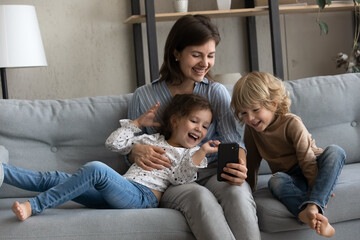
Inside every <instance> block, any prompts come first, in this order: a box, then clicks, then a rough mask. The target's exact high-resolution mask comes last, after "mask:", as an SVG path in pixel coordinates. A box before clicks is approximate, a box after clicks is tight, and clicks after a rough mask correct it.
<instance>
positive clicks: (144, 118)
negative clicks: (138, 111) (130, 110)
mask: <svg viewBox="0 0 360 240" xmlns="http://www.w3.org/2000/svg"><path fill="white" fill-rule="evenodd" d="M159 106H160V103H159V102H157V103H156V104H155V105H154V106H152V107H151V108H149V110H147V112H146V113H144V114H143V115H141V116H140V117H139V118H137V119H135V120H134V121H132V123H133V124H135V125H136V126H137V127H139V128H141V127H160V123H158V122H154V119H155V116H156V113H157V111H158V109H159Z"/></svg>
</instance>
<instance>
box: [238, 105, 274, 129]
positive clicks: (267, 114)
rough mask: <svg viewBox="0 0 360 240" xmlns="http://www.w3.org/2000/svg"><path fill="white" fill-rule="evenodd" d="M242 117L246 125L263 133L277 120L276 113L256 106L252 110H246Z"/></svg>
mask: <svg viewBox="0 0 360 240" xmlns="http://www.w3.org/2000/svg"><path fill="white" fill-rule="evenodd" d="M241 117H242V119H243V121H244V123H245V124H246V125H248V126H250V127H252V128H254V129H255V131H257V132H263V131H265V129H266V128H267V127H268V126H269V125H270V124H271V123H272V122H273V121H274V120H275V112H273V111H270V110H269V109H267V108H264V107H262V106H260V105H255V106H254V107H252V108H251V109H244V110H243V111H242V112H241Z"/></svg>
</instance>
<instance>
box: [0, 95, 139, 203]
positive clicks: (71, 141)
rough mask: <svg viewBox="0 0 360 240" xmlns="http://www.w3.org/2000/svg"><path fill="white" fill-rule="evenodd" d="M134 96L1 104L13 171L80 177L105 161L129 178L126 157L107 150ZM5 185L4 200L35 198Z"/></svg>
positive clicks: (2, 138) (1, 128) (0, 121)
mask: <svg viewBox="0 0 360 240" xmlns="http://www.w3.org/2000/svg"><path fill="white" fill-rule="evenodd" d="M131 96H132V94H126V95H121V96H106V97H91V98H78V99H69V100H35V101H28V100H15V99H10V100H0V145H3V146H4V147H5V148H6V149H7V150H8V151H9V162H10V164H12V165H15V166H19V167H23V168H27V169H32V170H39V171H49V170H50V171H51V170H59V171H65V172H70V173H72V172H74V171H76V170H77V169H78V168H79V167H80V166H82V165H83V164H85V163H86V162H89V161H94V160H100V161H103V162H105V163H106V164H108V165H110V166H111V167H113V168H114V169H116V170H118V171H119V172H120V173H123V172H124V170H125V169H126V164H125V162H124V160H123V157H122V156H120V155H119V154H117V153H113V152H111V151H109V150H107V149H106V148H105V145H104V143H105V140H106V138H107V137H108V136H109V135H110V133H111V132H113V131H114V130H115V129H116V128H118V127H119V119H122V118H126V117H127V106H128V102H129V100H130V99H131ZM33 194H34V193H30V192H25V191H20V190H18V189H16V188H13V187H10V186H7V185H4V186H2V187H1V189H0V197H14V196H15V197H16V196H32V195H33Z"/></svg>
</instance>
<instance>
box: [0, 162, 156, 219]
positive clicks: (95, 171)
mask: <svg viewBox="0 0 360 240" xmlns="http://www.w3.org/2000/svg"><path fill="white" fill-rule="evenodd" d="M3 167H4V183H7V184H10V185H12V186H15V187H18V188H21V189H25V190H29V191H36V192H41V193H40V194H39V195H38V196H36V197H34V198H31V199H29V202H30V204H31V208H32V214H38V213H41V212H42V211H44V210H45V209H47V208H51V207H55V206H58V205H60V204H62V203H65V202H67V201H70V200H73V201H75V202H77V203H80V204H82V205H85V206H87V207H91V208H118V209H129V208H152V207H157V206H158V200H157V198H156V197H155V195H154V194H153V193H152V191H151V190H150V189H149V188H148V187H145V186H143V185H141V184H139V183H136V182H132V181H129V180H127V179H125V178H124V177H123V176H121V175H120V174H119V173H117V172H116V171H115V170H113V169H112V168H110V167H109V166H107V165H105V164H103V163H101V162H89V163H87V164H85V165H84V166H83V167H81V168H80V169H79V170H78V171H77V172H76V173H74V174H67V173H63V172H58V171H53V172H36V171H31V170H26V169H22V168H17V167H14V166H10V165H7V164H5V163H3Z"/></svg>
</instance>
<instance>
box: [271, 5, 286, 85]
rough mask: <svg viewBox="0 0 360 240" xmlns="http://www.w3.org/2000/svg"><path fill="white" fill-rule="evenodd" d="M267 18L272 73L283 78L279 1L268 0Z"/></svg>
mask: <svg viewBox="0 0 360 240" xmlns="http://www.w3.org/2000/svg"><path fill="white" fill-rule="evenodd" d="M268 3H269V18H270V32H271V50H272V59H273V70H274V75H275V76H276V77H278V78H280V79H282V80H283V79H284V66H283V59H282V47H281V31H280V17H279V1H278V0H269V2H268Z"/></svg>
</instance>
